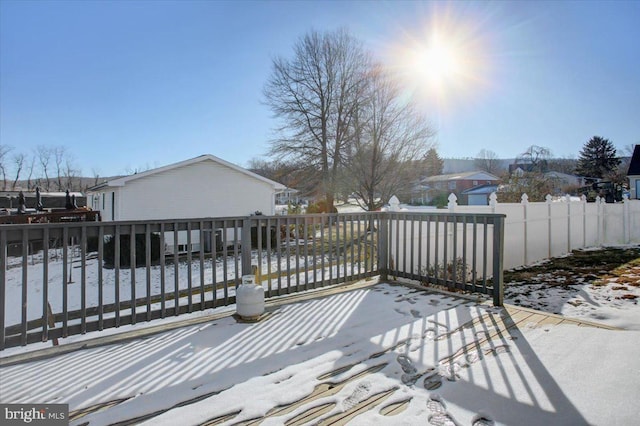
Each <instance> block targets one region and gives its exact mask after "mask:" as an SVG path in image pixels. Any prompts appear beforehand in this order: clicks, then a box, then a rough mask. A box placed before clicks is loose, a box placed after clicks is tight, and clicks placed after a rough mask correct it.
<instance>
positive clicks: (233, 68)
mask: <svg viewBox="0 0 640 426" xmlns="http://www.w3.org/2000/svg"><path fill="white" fill-rule="evenodd" d="M638 22H640V2H637V1H628V2H624V1H603V2H595V1H594V2H586V1H579V2H569V1H566V2H560V1H548V2H524V1H518V2H486V3H485V2H383V1H377V2H374V1H353V2H337V1H330V2H320V1H315V2H312V1H292V2H276V1H253V2H250V1H237V2H224V1H178V2H171V1H152V0H148V1H129V2H124V1H87V2H80V1H69V2H60V1H54V0H50V1H13V0H0V143H2V144H3V145H9V146H13V147H14V149H15V150H16V151H21V152H25V153H31V151H32V150H33V149H34V148H35V147H36V146H37V145H48V146H65V147H67V149H68V150H69V152H71V153H72V154H73V156H74V159H75V162H76V164H77V165H78V166H79V167H80V168H81V169H82V171H83V174H85V175H92V174H93V173H92V170H96V171H98V172H99V173H100V175H102V176H108V175H114V174H120V173H124V172H125V171H126V170H132V169H136V168H137V169H144V168H149V167H156V166H162V165H166V164H169V163H172V162H175V161H180V160H184V159H187V158H191V157H195V156H197V155H201V154H205V153H210V154H213V155H216V156H219V157H221V158H223V159H225V160H227V161H230V162H233V163H236V164H239V165H241V166H246V165H247V163H248V161H249V160H250V159H252V158H256V157H260V156H262V155H263V154H264V153H265V152H266V150H267V148H268V141H269V140H270V139H271V138H272V137H273V136H274V134H273V130H272V129H273V128H274V127H275V125H276V121H275V119H274V118H273V117H272V115H271V113H270V111H269V110H268V109H267V108H266V107H265V106H264V105H263V104H262V100H263V99H262V89H263V86H264V84H265V82H266V80H267V78H268V76H269V74H270V65H271V59H272V58H273V57H275V56H285V57H288V56H290V55H291V52H292V46H293V44H294V43H295V42H296V40H297V39H298V38H299V37H301V36H302V35H303V34H304V33H305V32H307V31H309V30H311V29H316V30H321V31H322V30H335V29H337V28H339V27H347V28H348V29H349V30H350V31H351V33H352V34H353V35H354V36H356V37H358V38H360V39H361V40H362V41H363V42H364V43H365V45H366V47H367V48H369V49H371V51H372V52H373V53H374V55H375V56H376V58H377V59H379V60H380V61H383V62H384V63H386V64H387V65H389V66H392V67H395V68H397V69H400V70H403V71H404V72H405V74H406V75H407V78H406V79H405V80H403V84H406V90H407V93H411V94H413V95H415V96H416V99H417V100H418V104H419V105H420V108H421V111H423V112H424V114H425V116H426V117H427V119H428V120H429V121H430V122H431V124H432V126H433V127H434V128H435V129H436V131H437V136H436V137H435V141H436V142H437V143H438V150H439V152H440V154H441V156H444V157H456V158H463V157H473V156H475V155H476V154H477V153H478V152H479V151H480V150H481V149H483V148H484V149H490V150H492V151H494V152H496V153H497V154H498V155H499V156H500V157H505V158H506V157H513V156H516V155H517V154H519V153H521V152H523V151H524V150H525V149H526V148H527V147H528V146H530V145H540V146H545V147H548V148H550V149H551V150H552V153H553V154H554V155H555V156H559V157H577V156H578V153H579V151H580V149H581V148H582V146H583V145H584V144H585V143H586V142H587V141H588V139H589V138H590V137H592V136H594V135H601V136H603V137H606V138H608V139H610V140H611V141H612V142H613V143H614V145H615V146H616V147H618V148H623V147H626V146H628V145H631V144H636V143H640V42H639V40H640V25H639V24H638ZM436 29H437V30H438V34H439V37H440V39H442V40H444V41H445V42H448V43H449V45H450V46H453V51H455V53H456V54H457V55H458V59H459V60H461V61H463V62H461V63H463V64H464V67H463V68H464V69H457V71H456V73H455V74H451V75H448V76H447V77H446V82H445V83H444V84H442V85H441V86H439V87H436V86H430V85H427V84H425V83H424V81H422V80H421V77H420V75H421V74H419V73H417V72H413V71H415V70H412V69H410V68H409V66H408V65H407V64H406V63H404V62H403V59H402V58H403V56H402V54H401V52H405V51H406V50H407V49H410V48H414V50H415V47H416V46H420V45H421V44H425V45H426V43H428V41H429V39H430V37H432V34H433V32H434V30H436ZM405 62H406V61H405Z"/></svg>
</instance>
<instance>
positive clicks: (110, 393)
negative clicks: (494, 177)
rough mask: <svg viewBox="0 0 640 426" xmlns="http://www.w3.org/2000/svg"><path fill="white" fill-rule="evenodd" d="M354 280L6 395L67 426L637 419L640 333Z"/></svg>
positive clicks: (73, 367)
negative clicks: (247, 320) (338, 289)
mask: <svg viewBox="0 0 640 426" xmlns="http://www.w3.org/2000/svg"><path fill="white" fill-rule="evenodd" d="M361 285H362V288H357V289H354V290H351V291H346V292H342V293H337V294H332V295H328V296H326V297H322V298H312V299H309V300H303V301H297V302H296V303H287V304H278V303H273V304H271V305H270V306H269V309H268V313H269V314H268V315H267V317H266V318H265V319H264V320H263V321H261V322H259V323H254V324H244V323H238V322H236V321H235V319H234V318H233V317H231V316H227V317H222V318H218V319H216V320H213V321H207V322H202V323H200V324H195V325H190V326H185V327H182V328H178V329H174V330H172V331H166V332H164V333H161V334H155V335H150V336H146V337H143V338H138V339H134V340H129V341H123V342H119V343H116V344H110V345H108V346H92V345H90V346H89V348H86V349H83V350H78V351H75V352H71V353H68V354H65V355H59V356H56V357H53V358H48V359H43V360H36V361H31V362H28V363H22V364H16V365H9V366H4V367H2V369H1V370H0V374H1V375H2V379H1V381H0V394H1V395H2V399H3V402H15V403H20V402H29V403H34V402H38V403H69V404H70V409H71V411H72V412H74V411H76V415H79V414H78V413H77V410H79V409H83V408H89V410H87V412H88V413H87V414H86V415H85V416H83V417H78V418H76V419H75V420H73V421H72V423H71V424H74V425H81V424H86V423H87V422H88V424H89V425H91V426H95V425H104V424H113V423H116V422H120V421H125V420H130V419H135V418H139V419H138V420H136V421H135V422H134V423H139V422H144V421H146V424H150V425H163V424H166V425H176V424H180V425H200V424H203V423H206V422H210V423H207V424H239V423H242V424H258V423H260V424H263V425H276V424H277V425H280V424H334V423H338V424H339V423H345V422H348V423H349V424H355V425H371V424H384V425H389V424H393V425H396V424H406V425H415V424H433V425H445V424H449V425H454V424H456V425H465V424H466V425H475V426H480V425H489V424H505V425H539V424H595V425H610V424H617V425H632V424H636V423H637V408H636V404H637V401H638V400H639V399H640V388H639V387H638V383H640V360H638V358H637V357H635V356H630V354H632V353H634V351H637V348H638V347H640V331H636V330H633V331H612V330H604V329H597V328H591V327H578V326H576V325H564V324H560V325H554V321H550V322H548V323H545V322H538V323H537V324H534V323H533V322H531V318H533V316H531V317H527V316H526V315H524V316H519V314H517V315H511V314H510V313H509V311H508V310H506V309H498V308H494V307H491V306H489V305H488V304H484V303H482V302H478V301H471V300H469V299H464V298H459V297H455V296H449V295H444V294H438V293H430V292H426V291H423V290H418V289H414V288H410V287H406V286H402V285H390V284H385V283H380V284H375V285H368V284H367V283H361ZM296 297H297V296H296ZM636 314H637V311H636ZM516 317H517V318H516ZM636 318H637V317H636ZM639 322H640V321H639ZM556 323H557V321H556ZM509 324H511V326H510V327H509V328H507V325H509ZM129 327H130V326H128V327H123V329H128V328H129ZM132 328H133V327H132ZM121 331H123V330H121ZM93 336H96V335H95V334H93ZM87 337H91V336H87ZM108 402H109V404H107V405H106V406H105V408H104V409H103V410H98V409H97V407H98V405H97V404H104V403H108ZM181 405H182V406H181ZM149 415H152V416H151V417H148V416H149ZM245 422H246V423H245Z"/></svg>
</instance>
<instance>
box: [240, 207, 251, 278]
mask: <svg viewBox="0 0 640 426" xmlns="http://www.w3.org/2000/svg"><path fill="white" fill-rule="evenodd" d="M240 238H241V247H240V249H241V254H240V258H241V260H242V275H251V273H252V270H251V217H249V216H247V217H245V218H244V219H243V221H242V236H241V237H240ZM236 278H237V277H236Z"/></svg>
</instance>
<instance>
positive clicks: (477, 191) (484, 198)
mask: <svg viewBox="0 0 640 426" xmlns="http://www.w3.org/2000/svg"><path fill="white" fill-rule="evenodd" d="M497 191H498V185H497V184H487V185H480V186H476V187H474V188H471V189H467V190H464V191H462V192H461V193H460V196H461V197H460V199H459V200H458V204H461V205H468V206H487V205H489V197H490V196H491V193H493V192H497Z"/></svg>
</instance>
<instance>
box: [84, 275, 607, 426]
mask: <svg viewBox="0 0 640 426" xmlns="http://www.w3.org/2000/svg"><path fill="white" fill-rule="evenodd" d="M393 284H394V285H402V284H398V283H393ZM370 285H373V283H360V284H359V285H357V286H354V287H351V288H347V286H344V287H338V288H332V289H325V290H320V291H317V292H315V294H314V295H295V296H294V297H285V298H282V299H280V300H278V301H276V302H275V303H271V305H272V306H274V307H275V306H278V305H281V304H289V303H296V302H300V301H302V300H308V299H311V298H315V297H326V296H329V295H332V294H336V293H341V292H344V291H350V290H354V289H357V288H364V287H368V286H370ZM411 287H412V288H415V287H413V286H411ZM417 291H423V292H427V293H432V292H433V291H432V290H430V289H426V288H425V289H417ZM451 297H455V295H452V296H451ZM559 324H562V325H574V326H579V327H597V328H602V329H608V330H618V329H617V328H616V327H611V326H607V325H604V324H598V323H595V322H590V321H585V320H582V319H574V318H566V317H563V316H560V315H556V314H550V313H546V312H541V311H537V310H534V309H530V308H523V307H520V306H514V305H505V306H504V307H503V308H502V309H500V310H493V311H488V312H486V313H485V314H483V315H480V316H478V317H476V318H473V319H472V320H470V321H467V322H466V323H463V324H461V325H459V326H458V327H456V328H455V329H453V330H451V331H449V332H447V333H444V334H441V335H439V336H437V337H436V341H437V340H443V339H446V338H449V337H450V336H452V335H454V334H456V333H461V332H465V331H469V330H471V331H473V332H474V333H473V335H474V336H475V338H474V339H473V340H472V341H470V342H467V343H465V344H464V345H463V346H462V347H460V348H458V349H457V350H455V352H454V353H452V354H451V355H448V356H445V357H443V358H441V359H440V362H441V363H447V362H455V361H457V360H459V359H460V358H461V357H464V356H467V355H469V354H472V353H474V352H480V354H481V356H482V355H487V354H488V353H490V352H491V351H494V350H496V348H500V347H502V346H504V345H505V344H506V343H505V342H506V339H507V338H508V337H509V335H510V333H511V330H513V329H517V328H523V327H528V328H530V327H543V326H550V325H559ZM405 344H406V339H405V340H402V341H400V342H397V343H395V344H393V345H391V346H389V347H387V348H381V350H380V351H378V352H375V353H373V354H371V355H370V356H369V358H368V359H369V360H373V359H375V358H378V357H380V356H382V355H383V354H386V353H389V352H391V351H394V350H396V349H397V348H398V347H400V346H403V345H405ZM363 362H365V361H363ZM358 365H360V364H359V363H355V364H350V365H346V366H343V367H339V368H336V369H334V370H332V371H328V372H326V373H323V374H321V375H320V376H318V377H317V380H318V381H319V382H320V383H319V384H318V385H317V386H316V387H315V388H314V390H313V391H312V392H311V393H310V394H308V395H306V396H305V397H303V398H301V399H299V400H297V401H294V402H291V403H289V404H285V405H282V406H278V407H273V408H272V409H271V410H270V411H268V412H267V413H266V415H265V416H264V417H261V418H254V419H250V420H243V421H238V422H236V423H233V419H234V418H235V417H237V416H238V415H239V414H240V413H241V412H240V411H234V412H228V413H225V414H221V415H220V416H218V417H216V418H213V419H209V420H208V421H206V422H204V423H203V425H215V424H221V423H229V422H230V423H232V424H235V425H238V426H239V425H242V426H245V425H246V426H257V425H259V424H261V423H262V422H263V421H264V420H265V419H267V418H277V417H280V416H287V415H289V414H290V413H293V412H294V411H298V414H296V415H295V416H294V417H291V418H289V419H288V420H287V421H286V423H285V424H287V425H292V426H294V425H302V424H310V423H312V424H332V425H343V424H347V423H348V422H349V421H350V420H351V419H353V418H355V417H356V416H358V415H360V414H362V413H364V412H366V411H369V410H372V409H377V407H381V408H379V412H380V414H381V415H384V416H389V417H391V416H394V415H396V414H399V413H401V412H402V411H404V410H406V408H407V407H408V405H409V402H410V399H406V400H403V401H400V402H392V403H390V404H388V405H384V401H385V400H387V399H388V398H389V397H390V396H391V395H392V394H393V393H394V392H395V391H397V390H398V389H400V387H395V388H392V389H388V390H386V391H383V392H380V393H377V394H374V395H369V396H368V397H366V398H365V399H363V400H360V401H354V405H353V406H352V407H350V408H349V409H347V410H345V411H342V412H339V413H333V414H331V413H332V411H334V410H335V408H336V406H337V403H336V400H335V398H337V395H338V394H339V393H340V392H341V391H342V390H343V389H344V388H345V386H346V385H347V384H357V383H358V382H359V381H361V380H363V379H365V378H366V376H367V375H369V374H374V373H377V372H379V371H381V370H382V369H383V368H384V367H386V366H387V364H386V363H381V364H376V365H373V366H369V367H368V368H363V369H361V371H359V372H357V373H355V374H351V375H349V376H348V377H346V378H344V379H340V380H338V381H336V380H333V379H334V378H335V377H339V376H340V375H343V374H347V375H348V373H349V371H350V370H351V369H354V368H355V367H357V366H358ZM202 399H203V398H201V397H200V398H195V399H194V400H193V402H197V401H200V400H202ZM322 399H324V400H322ZM119 402H121V401H111V402H109V403H102V404H97V405H96V406H92V407H89V408H85V409H83V410H77V411H75V412H72V413H71V416H72V418H76V419H77V418H80V417H82V416H84V415H86V414H89V413H92V412H96V411H100V410H101V409H104V408H105V406H109V405H117V404H118V403H119ZM189 403H190V401H185V402H183V403H181V404H179V405H180V406H184V405H189ZM305 407H306V408H305ZM163 411H166V410H163ZM327 416H328V417H327ZM283 420H284V419H283Z"/></svg>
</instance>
